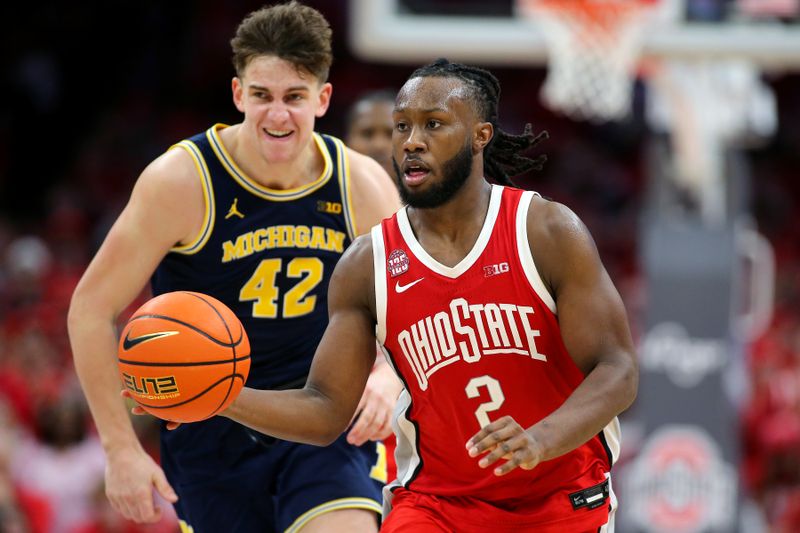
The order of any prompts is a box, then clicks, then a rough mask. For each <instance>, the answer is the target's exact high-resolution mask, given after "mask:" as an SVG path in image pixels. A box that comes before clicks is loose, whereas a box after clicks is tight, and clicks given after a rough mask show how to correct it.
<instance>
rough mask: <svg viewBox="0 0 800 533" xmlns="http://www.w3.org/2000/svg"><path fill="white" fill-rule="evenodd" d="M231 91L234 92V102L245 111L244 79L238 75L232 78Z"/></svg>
mask: <svg viewBox="0 0 800 533" xmlns="http://www.w3.org/2000/svg"><path fill="white" fill-rule="evenodd" d="M231 91H232V92H233V104H234V105H235V106H236V109H238V110H239V111H240V112H242V113H244V86H243V85H242V80H240V79H239V78H238V77H237V76H234V78H233V79H232V80H231Z"/></svg>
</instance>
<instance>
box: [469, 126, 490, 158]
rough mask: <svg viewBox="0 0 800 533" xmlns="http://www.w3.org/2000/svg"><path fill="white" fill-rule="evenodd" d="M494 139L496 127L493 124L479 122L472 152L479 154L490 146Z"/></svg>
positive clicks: (474, 134) (473, 138)
mask: <svg viewBox="0 0 800 533" xmlns="http://www.w3.org/2000/svg"><path fill="white" fill-rule="evenodd" d="M492 137H494V126H492V123H491V122H478V123H477V124H475V129H474V130H473V135H472V151H473V153H478V152H480V151H481V150H483V149H484V148H486V145H487V144H489V141H491V140H492Z"/></svg>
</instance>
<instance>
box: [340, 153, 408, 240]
mask: <svg viewBox="0 0 800 533" xmlns="http://www.w3.org/2000/svg"><path fill="white" fill-rule="evenodd" d="M347 157H348V161H349V163H350V187H351V192H352V195H353V206H354V209H355V218H356V225H357V228H356V229H357V233H358V234H363V233H366V232H367V231H368V230H369V229H370V228H371V227H372V226H374V225H375V224H377V223H379V222H380V221H381V220H383V219H384V218H387V217H390V216H391V215H393V214H394V213H395V212H396V211H397V210H398V209H400V207H401V204H400V195H399V194H398V192H397V187H396V186H395V184H394V182H393V181H392V179H391V178H390V177H389V176H388V175H387V174H386V171H385V170H383V167H381V166H380V164H378V162H377V161H375V160H374V159H372V158H371V157H368V156H365V155H363V154H360V153H358V152H356V151H355V150H353V149H351V148H347Z"/></svg>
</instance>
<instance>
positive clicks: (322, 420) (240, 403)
mask: <svg viewBox="0 0 800 533" xmlns="http://www.w3.org/2000/svg"><path fill="white" fill-rule="evenodd" d="M221 414H222V416H225V417H228V418H230V419H232V420H235V421H236V422H239V423H240V424H242V425H245V426H247V427H249V428H252V429H254V430H256V431H258V432H261V433H264V434H266V435H271V436H273V437H277V438H279V439H284V440H291V441H295V442H303V443H306V444H314V445H317V446H327V445H328V444H330V443H331V442H333V441H334V440H336V438H337V437H338V436H339V435H341V434H342V432H343V431H344V430H345V429H346V428H347V424H348V422H349V421H350V418H351V417H352V412H351V413H350V414H349V415H348V414H346V413H343V412H341V411H340V410H338V409H337V408H336V406H335V404H334V402H333V400H331V399H330V398H328V397H326V396H324V395H322V394H320V393H319V392H317V391H315V390H314V389H312V388H309V387H306V388H304V389H297V390H286V391H271V390H258V389H251V388H247V387H245V388H244V389H242V392H241V393H240V394H239V396H238V397H237V398H236V400H234V402H233V403H232V404H231V405H230V407H228V408H227V409H226V410H225V411H224V412H223V413H221Z"/></svg>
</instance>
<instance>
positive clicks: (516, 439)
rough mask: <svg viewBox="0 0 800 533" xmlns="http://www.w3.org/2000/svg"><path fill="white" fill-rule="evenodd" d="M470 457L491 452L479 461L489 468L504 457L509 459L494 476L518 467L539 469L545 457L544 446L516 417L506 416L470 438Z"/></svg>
mask: <svg viewBox="0 0 800 533" xmlns="http://www.w3.org/2000/svg"><path fill="white" fill-rule="evenodd" d="M467 451H468V453H469V456H470V457H478V456H479V455H481V454H483V453H486V452H489V453H488V454H487V455H485V456H484V457H482V458H481V459H480V461H478V466H480V467H481V468H486V467H488V466H490V465H492V464H494V463H496V462H497V461H498V460H500V459H506V462H505V463H504V464H502V465H500V466H498V467H497V468H495V469H494V475H496V476H503V475H505V474H508V473H509V472H511V471H512V470H514V469H515V468H517V467H518V466H519V467H520V468H522V469H524V470H532V469H534V468H536V465H538V464H539V462H540V461H541V457H542V447H541V445H540V444H539V443H538V442H537V441H536V439H534V438H533V436H532V435H531V434H530V433H529V432H527V431H525V429H523V428H522V426H520V425H519V424H518V423H517V421H516V420H514V419H513V418H512V417H510V416H504V417H502V418H500V419H498V420H495V421H494V422H492V423H491V424H489V425H488V426H485V427H484V428H483V429H481V430H480V431H479V432H477V433H476V434H475V435H473V437H472V438H471V439H469V440H468V441H467Z"/></svg>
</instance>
